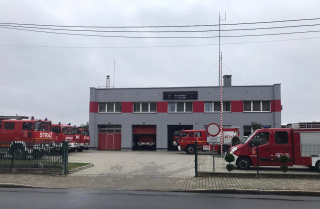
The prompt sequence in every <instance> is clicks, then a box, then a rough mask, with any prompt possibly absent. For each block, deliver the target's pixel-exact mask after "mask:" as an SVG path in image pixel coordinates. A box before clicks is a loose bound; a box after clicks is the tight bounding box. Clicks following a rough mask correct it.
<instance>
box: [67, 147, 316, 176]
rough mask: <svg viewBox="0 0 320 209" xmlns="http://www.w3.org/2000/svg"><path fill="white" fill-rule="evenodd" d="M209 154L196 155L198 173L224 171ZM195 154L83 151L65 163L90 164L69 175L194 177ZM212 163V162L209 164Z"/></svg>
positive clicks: (298, 171) (303, 169) (262, 170)
mask: <svg viewBox="0 0 320 209" xmlns="http://www.w3.org/2000/svg"><path fill="white" fill-rule="evenodd" d="M212 159H213V157H212V155H210V154H204V155H198V170H199V172H213V166H214V167H215V172H221V173H227V172H228V171H227V170H226V164H227V163H226V162H225V161H224V160H223V159H222V158H221V157H220V156H217V155H216V156H215V158H214V163H213V160H212ZM194 161H195V156H194V155H187V154H186V153H185V152H179V151H172V152H168V151H156V152H155V151H101V150H93V149H91V150H86V151H84V152H81V153H79V152H74V153H70V154H69V162H85V163H92V164H94V166H93V167H91V168H87V169H84V170H81V171H78V172H75V173H72V174H70V175H71V176H128V177H129V176H157V177H194V176H195V168H194V167H195V163H194ZM213 164H214V165H213ZM256 172H257V169H256V168H251V169H249V170H239V169H235V170H234V171H232V173H243V174H244V175H245V174H250V173H251V174H252V173H256ZM259 172H260V173H276V174H282V172H281V171H280V169H279V167H260V171H259ZM288 174H313V175H320V173H319V172H312V171H310V170H309V169H308V168H307V167H303V166H294V167H291V168H289V172H288Z"/></svg>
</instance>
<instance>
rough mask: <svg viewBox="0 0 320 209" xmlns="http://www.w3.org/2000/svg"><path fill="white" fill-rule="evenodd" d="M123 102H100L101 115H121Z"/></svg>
mask: <svg viewBox="0 0 320 209" xmlns="http://www.w3.org/2000/svg"><path fill="white" fill-rule="evenodd" d="M120 112H121V102H100V103H99V113H120Z"/></svg>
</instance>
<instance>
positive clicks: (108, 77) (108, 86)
mask: <svg viewBox="0 0 320 209" xmlns="http://www.w3.org/2000/svg"><path fill="white" fill-rule="evenodd" d="M106 87H107V89H109V88H110V75H107V86H106Z"/></svg>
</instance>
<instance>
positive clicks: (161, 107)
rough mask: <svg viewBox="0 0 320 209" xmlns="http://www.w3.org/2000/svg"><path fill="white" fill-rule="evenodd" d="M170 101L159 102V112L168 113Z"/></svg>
mask: <svg viewBox="0 0 320 209" xmlns="http://www.w3.org/2000/svg"><path fill="white" fill-rule="evenodd" d="M167 112H168V102H157V113H167Z"/></svg>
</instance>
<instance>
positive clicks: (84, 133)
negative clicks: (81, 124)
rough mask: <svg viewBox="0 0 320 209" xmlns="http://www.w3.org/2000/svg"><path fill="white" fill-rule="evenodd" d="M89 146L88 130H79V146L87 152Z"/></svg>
mask: <svg viewBox="0 0 320 209" xmlns="http://www.w3.org/2000/svg"><path fill="white" fill-rule="evenodd" d="M89 145H90V135H89V129H86V128H80V146H82V147H83V149H84V150H89Z"/></svg>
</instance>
